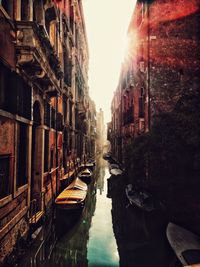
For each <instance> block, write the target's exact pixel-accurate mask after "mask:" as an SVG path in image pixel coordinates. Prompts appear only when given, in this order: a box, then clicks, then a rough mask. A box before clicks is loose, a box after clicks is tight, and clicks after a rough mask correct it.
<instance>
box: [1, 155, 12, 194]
mask: <svg viewBox="0 0 200 267" xmlns="http://www.w3.org/2000/svg"><path fill="white" fill-rule="evenodd" d="M10 193H11V192H10V155H0V198H4V197H6V196H8V195H9V194H10Z"/></svg>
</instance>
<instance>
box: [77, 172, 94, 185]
mask: <svg viewBox="0 0 200 267" xmlns="http://www.w3.org/2000/svg"><path fill="white" fill-rule="evenodd" d="M78 177H79V178H80V179H81V180H82V181H83V182H85V183H86V184H89V183H90V182H91V179H92V171H91V170H89V169H88V168H85V169H84V170H82V171H81V172H79V174H78Z"/></svg>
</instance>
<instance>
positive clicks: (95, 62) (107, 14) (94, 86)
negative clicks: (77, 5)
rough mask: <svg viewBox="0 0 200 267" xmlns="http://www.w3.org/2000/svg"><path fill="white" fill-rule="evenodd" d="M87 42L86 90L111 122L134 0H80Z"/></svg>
mask: <svg viewBox="0 0 200 267" xmlns="http://www.w3.org/2000/svg"><path fill="white" fill-rule="evenodd" d="M82 2H83V8H84V16H85V24H86V31H87V37H88V44H89V54H90V61H89V90H90V96H91V97H92V99H93V100H94V101H95V103H96V109H97V111H98V110H99V108H100V107H101V108H102V109H103V111H104V119H105V122H108V121H110V106H111V100H112V97H113V92H114V91H115V89H116V87H117V84H118V80H119V73H120V68H121V63H122V61H123V57H124V56H123V55H124V51H125V47H126V33H127V29H128V25H129V22H130V19H131V15H132V13H133V10H134V6H135V0H83V1H82Z"/></svg>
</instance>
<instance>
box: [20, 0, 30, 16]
mask: <svg viewBox="0 0 200 267" xmlns="http://www.w3.org/2000/svg"><path fill="white" fill-rule="evenodd" d="M28 9H29V0H22V1H21V20H28V15H29V14H28V13H29V10H28Z"/></svg>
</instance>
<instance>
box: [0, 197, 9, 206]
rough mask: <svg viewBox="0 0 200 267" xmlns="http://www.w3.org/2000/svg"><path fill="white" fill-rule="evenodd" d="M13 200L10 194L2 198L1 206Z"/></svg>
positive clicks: (0, 200)
mask: <svg viewBox="0 0 200 267" xmlns="http://www.w3.org/2000/svg"><path fill="white" fill-rule="evenodd" d="M11 200H12V195H8V196H6V197H4V198H2V199H0V208H1V207H3V206H5V205H6V204H7V203H9V202H10V201H11Z"/></svg>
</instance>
